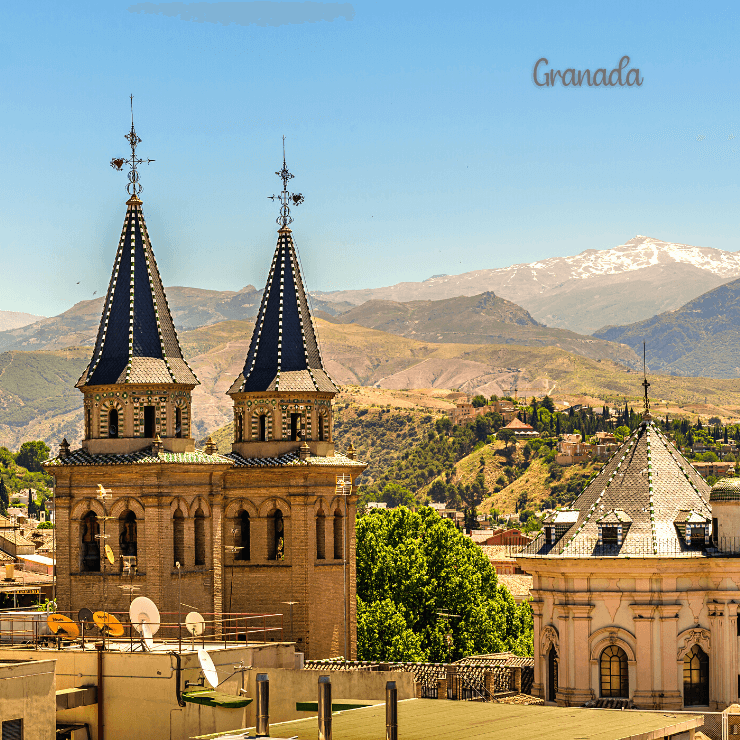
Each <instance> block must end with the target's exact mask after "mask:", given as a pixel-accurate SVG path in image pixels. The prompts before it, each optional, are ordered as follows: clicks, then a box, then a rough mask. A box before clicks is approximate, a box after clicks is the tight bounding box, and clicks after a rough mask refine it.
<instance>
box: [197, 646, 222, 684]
mask: <svg viewBox="0 0 740 740" xmlns="http://www.w3.org/2000/svg"><path fill="white" fill-rule="evenodd" d="M198 661H199V662H200V667H201V669H202V670H203V675H204V676H205V677H206V681H208V683H209V684H210V686H211V687H212V688H214V689H215V688H218V673H217V671H216V666H215V665H213V660H212V658H211V656H210V655H209V654H208V651H207V650H204V649H203V648H201V649H200V650H198Z"/></svg>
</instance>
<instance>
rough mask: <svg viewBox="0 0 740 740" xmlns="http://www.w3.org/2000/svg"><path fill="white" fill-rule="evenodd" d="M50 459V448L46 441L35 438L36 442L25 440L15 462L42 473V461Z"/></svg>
mask: <svg viewBox="0 0 740 740" xmlns="http://www.w3.org/2000/svg"><path fill="white" fill-rule="evenodd" d="M48 459H49V448H48V446H47V445H46V443H45V442H42V441H41V440H35V441H34V442H24V443H23V444H22V445H21V448H20V450H18V454H17V455H16V456H15V462H16V463H17V464H18V465H22V466H23V467H24V468H26V469H27V470H30V471H31V472H33V473H41V472H42V468H41V463H42V462H44V460H48Z"/></svg>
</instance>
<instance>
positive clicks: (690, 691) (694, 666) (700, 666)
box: [683, 645, 709, 707]
mask: <svg viewBox="0 0 740 740" xmlns="http://www.w3.org/2000/svg"><path fill="white" fill-rule="evenodd" d="M683 703H684V706H686V707H695V706H705V705H708V704H709V656H708V655H707V654H706V653H705V652H704V651H703V650H702V649H701V648H700V647H699V646H698V645H694V646H693V647H692V648H691V650H689V652H688V653H686V655H684V658H683Z"/></svg>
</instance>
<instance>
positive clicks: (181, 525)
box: [172, 509, 185, 566]
mask: <svg viewBox="0 0 740 740" xmlns="http://www.w3.org/2000/svg"><path fill="white" fill-rule="evenodd" d="M172 561H173V565H177V564H178V563H180V565H182V566H184V565H185V517H183V515H182V512H181V511H180V509H175V513H174V514H173V515H172Z"/></svg>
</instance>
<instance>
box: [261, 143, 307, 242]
mask: <svg viewBox="0 0 740 740" xmlns="http://www.w3.org/2000/svg"><path fill="white" fill-rule="evenodd" d="M275 174H276V175H277V176H278V177H279V178H280V179H281V180H282V181H283V191H282V193H280V195H268V196H267V197H268V198H269V199H270V200H271V201H274V200H275V199H276V198H277V200H278V201H279V203H280V215H279V216H278V217H277V219H276V222H277V225H278V226H282V227H283V228H284V227H286V226H287V225H288V224H292V223H293V218H292V217H291V215H290V203H291V201H292V202H293V205H294V206H299V205H300V204H301V203H303V201H304V200H305V199H304V197H303V195H301V193H289V192H288V180H292V179H293V175H291V174H290V172H289V171H288V167H287V165H286V164H285V137H284V136H283V169H282V170H280V171H279V172H276V173H275Z"/></svg>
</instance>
